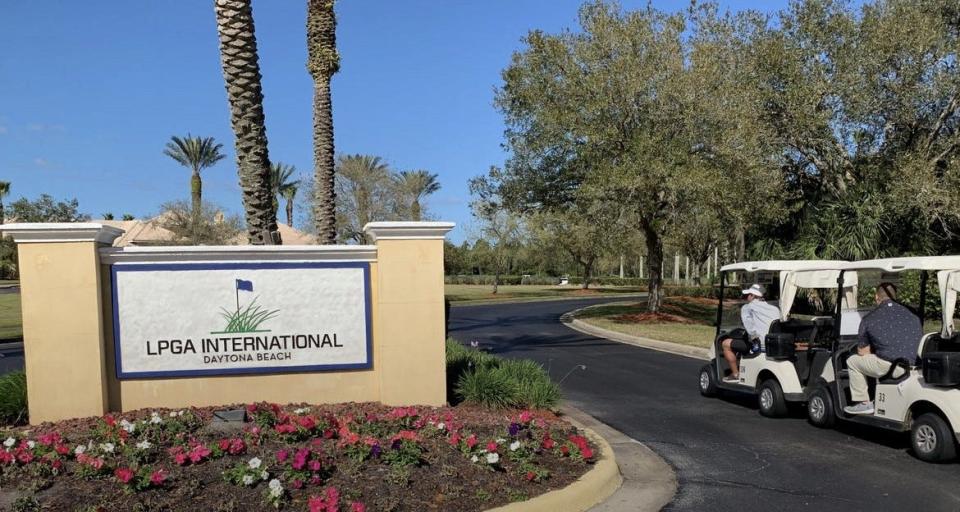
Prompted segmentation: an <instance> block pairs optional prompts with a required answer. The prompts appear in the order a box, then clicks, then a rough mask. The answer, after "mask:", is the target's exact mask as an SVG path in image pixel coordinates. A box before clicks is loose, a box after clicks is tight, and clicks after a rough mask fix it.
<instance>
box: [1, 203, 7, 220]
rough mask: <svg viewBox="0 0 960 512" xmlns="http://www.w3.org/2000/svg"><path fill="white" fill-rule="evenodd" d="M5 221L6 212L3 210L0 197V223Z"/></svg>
mask: <svg viewBox="0 0 960 512" xmlns="http://www.w3.org/2000/svg"><path fill="white" fill-rule="evenodd" d="M4 222H6V214H5V213H4V211H3V199H0V224H3V223H4Z"/></svg>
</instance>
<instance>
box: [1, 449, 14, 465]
mask: <svg viewBox="0 0 960 512" xmlns="http://www.w3.org/2000/svg"><path fill="white" fill-rule="evenodd" d="M15 460H16V458H15V457H14V456H13V454H12V453H10V452H8V451H6V450H0V464H13V462H14V461H15Z"/></svg>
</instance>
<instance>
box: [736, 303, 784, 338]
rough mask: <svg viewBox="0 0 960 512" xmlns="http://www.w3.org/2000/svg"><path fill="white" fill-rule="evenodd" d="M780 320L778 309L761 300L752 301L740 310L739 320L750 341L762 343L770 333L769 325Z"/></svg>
mask: <svg viewBox="0 0 960 512" xmlns="http://www.w3.org/2000/svg"><path fill="white" fill-rule="evenodd" d="M779 319H780V308H778V307H777V306H776V305H775V304H773V303H770V302H767V301H765V300H762V299H753V300H751V301H750V302H748V303H746V304H744V305H743V307H742V308H740V320H741V321H743V328H744V329H746V330H747V334H749V335H750V339H754V338H760V341H763V340H764V338H766V337H767V333H768V332H770V324H772V323H773V321H774V320H779Z"/></svg>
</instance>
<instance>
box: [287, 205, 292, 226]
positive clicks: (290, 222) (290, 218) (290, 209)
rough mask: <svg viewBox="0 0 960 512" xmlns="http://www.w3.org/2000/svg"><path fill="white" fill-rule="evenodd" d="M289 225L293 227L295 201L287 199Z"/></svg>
mask: <svg viewBox="0 0 960 512" xmlns="http://www.w3.org/2000/svg"><path fill="white" fill-rule="evenodd" d="M287 225H288V226H290V227H291V228H292V227H293V199H292V198H291V199H287Z"/></svg>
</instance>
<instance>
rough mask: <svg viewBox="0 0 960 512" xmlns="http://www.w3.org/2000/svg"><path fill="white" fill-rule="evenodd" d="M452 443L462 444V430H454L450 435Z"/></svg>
mask: <svg viewBox="0 0 960 512" xmlns="http://www.w3.org/2000/svg"><path fill="white" fill-rule="evenodd" d="M450 444H451V445H453V446H457V445H459V444H460V432H454V433H453V435H452V436H450Z"/></svg>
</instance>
